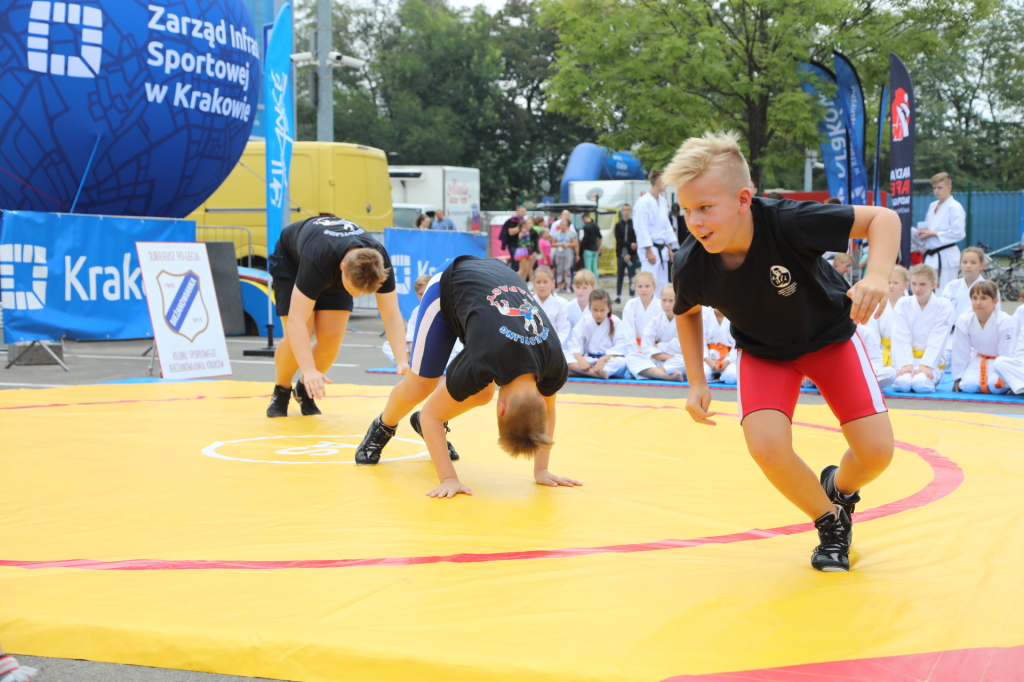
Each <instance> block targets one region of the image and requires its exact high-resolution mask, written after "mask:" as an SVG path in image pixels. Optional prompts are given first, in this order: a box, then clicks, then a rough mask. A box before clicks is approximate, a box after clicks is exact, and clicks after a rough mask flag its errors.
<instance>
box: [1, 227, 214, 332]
mask: <svg viewBox="0 0 1024 682" xmlns="http://www.w3.org/2000/svg"><path fill="white" fill-rule="evenodd" d="M0 228H2V230H0V297H2V301H3V307H4V312H3V315H4V341H5V342H6V343H15V342H20V341H35V340H40V341H46V340H56V339H60V338H68V339H88V340H103V339H137V338H143V337H150V336H153V328H152V326H151V325H150V322H149V311H148V309H147V308H146V299H145V295H144V292H143V290H142V277H141V275H140V271H139V259H138V256H137V255H136V252H135V242H137V241H140V242H192V241H195V238H196V226H195V223H194V222H192V221H191V220H160V219H156V218H115V217H108V216H84V215H70V214H62V213H32V212H28V211H4V212H3V218H2V223H0ZM183 289H184V287H183Z"/></svg>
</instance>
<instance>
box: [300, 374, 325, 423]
mask: <svg viewBox="0 0 1024 682" xmlns="http://www.w3.org/2000/svg"><path fill="white" fill-rule="evenodd" d="M295 402H297V403H298V404H299V407H301V408H302V414H304V415H306V416H307V417H308V416H310V415H314V414H322V413H321V412H320V408H319V407H317V406H316V402H315V401H314V400H313V399H312V398H310V397H309V393H307V392H306V385H305V384H303V383H302V382H301V381H300V382H299V383H297V384H295Z"/></svg>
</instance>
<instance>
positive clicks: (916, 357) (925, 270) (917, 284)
mask: <svg viewBox="0 0 1024 682" xmlns="http://www.w3.org/2000/svg"><path fill="white" fill-rule="evenodd" d="M935 285H936V282H935V270H934V269H933V268H932V267H931V266H930V265H925V264H924V263H922V264H920V265H915V266H914V267H912V268H911V269H910V289H911V292H913V294H914V295H913V296H907V297H905V298H903V299H901V300H900V301H899V302H898V303H897V304H896V307H895V309H894V310H893V321H892V359H893V366H894V367H896V368H897V370H896V380H895V381H894V382H893V384H892V387H893V390H895V391H899V392H900V393H908V392H910V391H913V392H914V393H934V392H935V387H936V386H938V385H939V382H941V381H942V378H943V370H944V369H945V360H944V358H943V355H944V352H945V349H946V343H947V342H948V340H949V329H950V327H952V325H953V304H952V303H951V302H950V301H949V300H948V299H945V298H942V297H941V296H935V295H934V292H935Z"/></svg>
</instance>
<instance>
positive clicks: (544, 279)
mask: <svg viewBox="0 0 1024 682" xmlns="http://www.w3.org/2000/svg"><path fill="white" fill-rule="evenodd" d="M533 297H534V298H536V299H537V302H538V303H540V307H541V308H543V309H544V312H545V313H547V315H548V319H549V320H551V327H552V328H553V329H554V330H555V333H556V334H558V340H559V341H561V342H562V350H563V351H566V350H568V349H569V339H570V338H571V337H572V327H571V326H569V306H570V305H572V304H571V303H569V301H567V300H565V299H564V298H562V297H561V296H559V295H558V294H556V293H555V273H554V272H552V270H551V268H549V267H546V266H544V265H542V266H540V267H539V268H537V269H536V270H534V271H533Z"/></svg>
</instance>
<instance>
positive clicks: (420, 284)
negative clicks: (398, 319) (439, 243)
mask: <svg viewBox="0 0 1024 682" xmlns="http://www.w3.org/2000/svg"><path fill="white" fill-rule="evenodd" d="M428 282H430V275H420V276H419V277H417V278H416V281H415V282H413V283H412V288H413V291H415V292H416V300H418V301H422V300H423V292H424V291H426V289H427V283H428ZM419 313H420V307H419V306H416V307H415V308H413V309H412V315H410V316H409V320H408V321H407V322H406V323H405V352H406V355H407V356H408V354H409V353H411V352H412V336H413V332H415V331H416V316H417V315H419ZM381 351H383V353H384V356H385V357H386V358H387V359H388V360H389V361H391V364H392V365H393V364H395V351H393V350H392V349H391V344H390V343H389V342H387V341H385V342H384V345H383V346H381Z"/></svg>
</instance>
